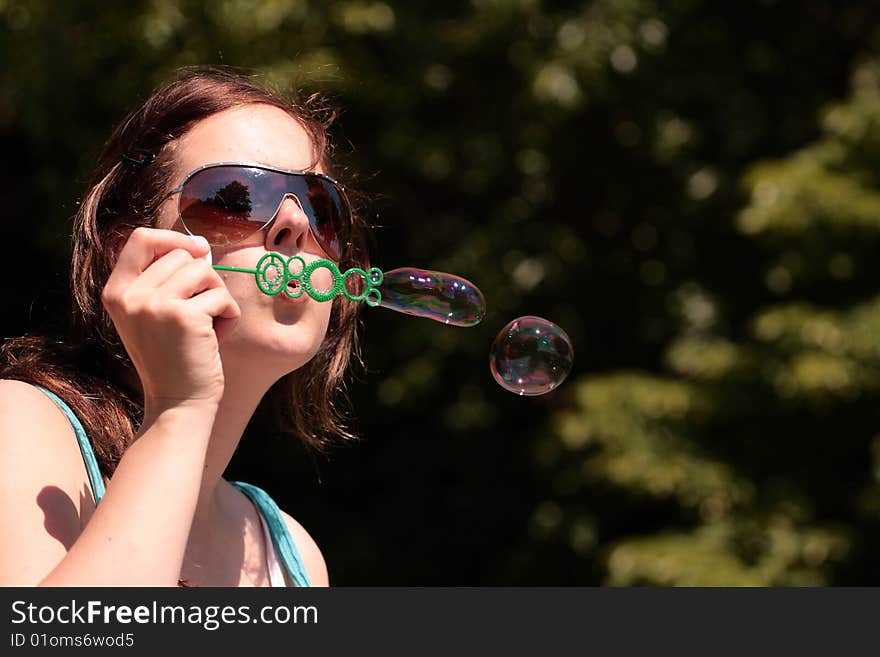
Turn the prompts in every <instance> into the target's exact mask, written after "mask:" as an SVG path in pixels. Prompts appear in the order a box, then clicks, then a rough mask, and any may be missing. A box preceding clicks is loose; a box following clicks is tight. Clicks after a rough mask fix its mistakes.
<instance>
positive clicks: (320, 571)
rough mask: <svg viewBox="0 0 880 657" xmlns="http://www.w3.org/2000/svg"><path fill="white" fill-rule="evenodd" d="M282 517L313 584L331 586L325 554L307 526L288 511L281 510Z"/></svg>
mask: <svg viewBox="0 0 880 657" xmlns="http://www.w3.org/2000/svg"><path fill="white" fill-rule="evenodd" d="M281 517H282V518H284V522H285V523H286V524H287V530H288V531H289V532H290V536H291V538H293V542H294V543H296V549H297V550H298V551H299V555H300V556H301V557H302V560H303V565H304V566H305V568H306V572H307V573H308V574H309V580H310V581H311V583H312V586H329V585H330V578H329V575H328V574H327V564H326V563H324V555H323V554H321V550H320V548H318V544H317V543H315V540H314V539H313V538H312V537H311V535H309V533H308V532H307V531H306V530H305V528H304V527H303V526H302V525H301V524H299V523H298V522H297V521H296V520H294V519H293V518H292V517H291V516H289V515H288V514H287V513H285V512H284V511H281Z"/></svg>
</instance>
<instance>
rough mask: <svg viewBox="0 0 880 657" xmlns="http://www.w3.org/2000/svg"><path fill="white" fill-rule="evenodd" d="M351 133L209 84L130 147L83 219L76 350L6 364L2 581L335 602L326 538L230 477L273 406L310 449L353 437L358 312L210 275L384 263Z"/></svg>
mask: <svg viewBox="0 0 880 657" xmlns="http://www.w3.org/2000/svg"><path fill="white" fill-rule="evenodd" d="M331 119H332V116H330V115H329V114H328V113H327V112H326V111H325V110H324V109H322V108H321V107H319V106H317V105H315V104H314V103H306V104H305V105H298V104H295V103H288V102H285V101H284V100H282V99H281V98H280V97H278V96H276V95H274V94H272V93H270V92H268V91H267V90H264V89H263V88H261V87H258V86H257V85H255V84H253V83H252V82H251V81H249V80H247V79H244V78H242V77H239V76H236V75H233V74H229V73H226V72H222V71H214V70H195V71H190V72H187V73H186V74H184V75H183V76H182V77H180V78H179V79H177V80H175V81H173V82H171V83H169V84H167V85H165V86H163V87H162V88H160V89H158V90H157V91H155V92H154V93H153V94H152V95H151V96H150V97H149V98H148V99H147V101H146V102H145V103H144V104H143V105H142V106H141V107H140V108H139V109H137V110H136V111H134V112H132V113H131V114H129V116H127V117H126V118H125V119H124V120H123V121H122V123H121V124H120V125H119V127H118V128H117V129H116V130H115V131H114V133H113V134H112V136H111V137H110V139H109V140H108V141H107V143H106V144H105V146H104V148H103V150H102V152H101V154H100V157H99V159H98V163H97V166H96V168H95V170H94V172H93V174H92V177H91V182H90V184H89V187H88V190H87V192H86V194H85V197H84V198H83V201H82V203H81V205H80V206H79V210H78V212H77V214H76V216H75V218H74V232H73V259H72V267H71V278H72V289H73V292H74V304H73V305H72V308H73V312H72V316H71V323H70V333H69V338H68V340H67V342H66V343H65V344H64V345H57V344H51V343H49V342H48V341H45V340H40V339H35V338H18V339H15V340H10V341H8V342H7V343H6V345H4V347H3V349H2V354H0V355H2V359H0V362H2V367H0V377H2V379H3V380H0V455H2V457H0V493H2V499H3V500H4V503H3V505H2V506H0V533H2V536H3V540H2V541H0V584H4V585H44V586H67V585H77V586H81V585H86V586H92V585H95V586H105V585H113V586H118V585H122V586H137V585H148V586H173V585H176V584H181V585H188V586H269V585H271V586H278V585H280V586H284V585H298V586H301V585H308V584H313V585H327V584H328V576H327V570H326V567H325V565H324V560H323V558H322V556H321V552H320V550H319V549H318V547H317V545H316V544H315V542H314V541H313V540H312V539H311V537H310V536H309V535H308V533H307V532H306V531H305V530H304V529H303V528H302V527H301V526H300V525H299V524H298V523H297V522H296V521H295V520H294V519H293V518H291V517H290V516H288V515H287V514H286V513H283V512H281V511H280V510H279V509H278V508H277V506H276V505H275V503H274V502H273V501H272V500H271V498H269V496H268V495H266V493H265V492H263V491H262V490H260V489H259V488H256V487H254V486H249V485H248V484H244V483H240V482H233V483H230V482H227V481H226V480H224V479H223V477H222V475H223V472H224V470H225V469H226V466H227V464H228V463H229V461H230V458H231V457H232V455H233V453H234V452H235V449H236V447H237V446H238V443H239V440H240V438H241V435H242V433H243V431H244V429H245V427H246V425H247V424H248V421H249V420H250V418H251V416H252V415H253V413H254V411H255V410H256V409H257V407H258V405H259V404H260V403H261V400H263V399H264V397H265V398H266V402H267V403H269V404H270V405H271V407H272V408H273V409H274V410H275V411H276V413H275V414H276V417H277V418H278V419H279V420H280V421H281V423H282V425H283V426H285V427H286V428H288V429H290V430H291V431H294V432H296V433H297V434H298V435H299V436H301V438H302V439H303V440H305V441H306V442H307V444H309V445H310V446H312V447H321V446H322V445H323V444H324V443H325V442H326V440H327V439H328V438H329V437H332V436H334V435H335V436H339V437H348V435H349V434H348V433H347V431H346V429H345V427H344V426H343V424H342V418H341V416H340V414H339V411H338V406H337V405H336V404H335V403H334V401H333V396H334V394H335V393H336V391H337V390H339V388H340V384H341V381H342V379H343V376H344V374H345V373H346V370H347V368H348V366H349V362H350V359H351V356H352V354H353V353H354V352H356V351H357V341H356V323H357V311H358V306H359V304H357V303H355V302H351V301H348V300H346V299H345V298H343V297H341V296H340V297H337V298H336V299H335V300H334V301H333V302H332V303H330V302H328V303H318V302H316V301H314V300H313V299H311V298H309V297H308V295H305V294H303V295H302V296H300V297H299V298H298V299H295V300H294V299H291V298H289V297H288V296H286V295H284V294H279V295H277V296H267V295H264V294H263V293H262V292H260V290H259V289H258V288H257V286H256V284H255V282H254V279H253V277H252V276H248V275H246V274H242V273H233V272H219V271H216V270H214V269H213V268H212V267H211V266H210V264H209V262H208V258H209V257H212V258H213V263H214V264H222V265H228V266H234V267H246V268H253V267H254V266H255V264H256V262H257V261H258V260H259V258H260V256H262V255H264V254H265V253H267V252H270V251H272V252H277V253H280V254H282V255H283V256H285V257H287V256H291V255H299V256H300V257H302V258H303V259H304V260H305V262H306V263H309V262H312V261H314V260H316V259H318V258H326V259H330V260H333V261H335V262H337V263H338V264H339V266H340V267H341V268H342V269H343V270H345V268H347V267H351V266H357V267H361V268H367V267H368V266H369V263H368V262H367V257H366V251H365V247H364V240H365V234H366V228H365V226H364V224H363V222H362V221H361V220H360V219H359V218H358V217H357V215H356V214H354V213H353V212H352V209H351V207H350V204H349V201H348V199H347V197H346V194H345V192H344V190H343V189H342V187H341V186H340V185H339V184H338V183H336V182H335V181H334V180H333V179H332V178H330V177H329V176H328V175H327V172H328V171H329V162H328V140H327V132H326V130H327V126H328V125H329V121H330V120H331ZM194 235H198V236H200V237H195V238H194V237H193V236H194ZM322 275H323V276H324V277H325V278H326V280H320V279H321V276H322ZM330 276H331V274H330V272H329V271H328V270H327V269H323V268H321V269H318V270H316V272H315V275H314V277H313V280H314V282H315V283H316V284H317V285H319V286H320V285H325V286H326V287H328V288H329V287H330V284H331V283H332V281H331V280H330ZM98 502H99V503H98Z"/></svg>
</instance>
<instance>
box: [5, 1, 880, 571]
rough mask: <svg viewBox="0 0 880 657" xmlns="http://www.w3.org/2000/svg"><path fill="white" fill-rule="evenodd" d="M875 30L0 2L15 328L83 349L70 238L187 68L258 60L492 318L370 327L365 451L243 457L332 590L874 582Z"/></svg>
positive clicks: (834, 25)
mask: <svg viewBox="0 0 880 657" xmlns="http://www.w3.org/2000/svg"><path fill="white" fill-rule="evenodd" d="M877 14H878V12H877V9H876V8H875V7H874V5H873V3H868V2H847V3H832V2H830V1H828V0H806V1H805V2H798V3H794V2H784V1H782V0H750V1H748V2H741V3H713V2H709V1H708V0H677V1H675V2H663V3H661V2H653V1H650V0H595V1H594V2H555V3H548V2H540V1H538V0H472V1H470V2H465V1H462V0H457V1H453V2H445V3H431V2H427V1H425V0H416V1H413V2H406V3H404V2H380V1H376V2H374V1H367V0H349V1H332V2H315V1H309V0H217V1H215V2H208V1H202V0H199V1H196V0H179V1H176V2H175V1H172V0H152V1H145V0H141V1H136V2H127V3H106V2H97V1H95V0H85V1H80V2H75V3H74V2H52V1H49V0H0V58H2V61H3V62H4V66H3V68H2V70H0V139H2V144H3V152H4V158H3V161H2V168H3V176H4V179H5V181H6V184H5V185H4V186H3V189H2V190H0V195H2V201H3V207H4V209H5V214H6V217H7V226H8V230H9V231H10V232H11V235H9V242H8V243H9V244H14V245H15V249H14V250H13V251H12V252H11V253H9V254H8V255H7V257H6V258H4V259H3V263H2V266H3V268H4V271H3V280H4V281H6V283H5V284H4V288H3V289H4V297H5V301H6V304H5V308H6V312H5V316H4V322H5V323H4V326H3V335H4V336H8V335H14V334H19V333H22V332H25V331H35V330H45V331H52V330H58V329H59V327H60V326H61V323H60V322H59V318H60V317H63V312H62V309H63V307H64V295H65V291H64V287H65V278H64V276H65V270H66V261H67V257H68V252H67V248H68V244H67V239H66V235H67V234H68V228H67V223H66V222H67V220H68V218H69V216H70V215H71V214H72V210H73V207H74V203H75V202H76V198H77V196H78V194H80V193H81V191H82V185H83V181H84V178H85V176H86V175H87V172H88V169H89V166H90V164H91V162H92V160H93V158H94V156H95V153H96V151H97V149H98V147H99V145H100V143H101V140H102V139H103V138H105V137H106V135H107V134H108V133H109V130H110V129H111V127H112V126H113V125H114V123H115V122H116V121H117V120H119V119H120V118H121V117H122V115H123V114H124V113H125V111H126V110H127V109H128V108H130V107H131V106H132V105H133V104H135V103H137V102H138V101H139V100H142V99H143V98H144V97H145V96H146V94H147V93H148V92H149V90H150V89H151V88H152V86H153V85H154V84H155V83H157V82H159V81H161V80H163V79H165V78H166V77H167V76H168V75H169V74H171V73H172V72H173V71H174V69H176V68H177V67H179V66H184V65H191V64H225V65H231V66H235V67H241V68H242V70H244V71H246V72H254V73H259V74H261V75H262V76H263V79H265V80H268V81H269V82H271V83H272V84H275V85H278V86H280V87H286V86H289V85H291V84H292V85H295V86H296V87H298V88H301V89H302V90H303V91H304V92H309V91H314V90H319V91H323V92H325V93H329V94H330V95H332V96H333V97H334V98H335V99H336V101H337V102H338V104H339V105H340V106H341V107H342V108H343V114H342V116H341V120H340V122H339V124H338V125H337V127H336V131H335V135H336V142H337V153H336V154H337V159H338V167H337V169H338V170H337V174H338V175H340V177H342V178H344V179H345V180H346V181H347V182H348V181H351V182H352V183H353V184H354V185H355V186H356V187H358V188H360V189H362V190H363V191H365V192H367V193H368V194H370V195H371V196H372V199H373V201H372V203H371V204H370V208H369V216H370V219H371V220H372V221H374V222H376V223H377V224H379V225H380V226H381V227H380V228H379V229H378V230H377V236H376V243H377V248H376V251H375V254H374V260H375V262H376V264H378V265H379V266H381V267H383V268H386V269H389V268H393V267H397V266H420V267H425V268H430V269H439V270H445V271H450V272H454V273H456V274H459V275H462V276H464V277H466V278H468V279H470V280H472V281H474V282H476V283H477V284H478V285H479V286H480V287H481V289H482V290H483V291H484V292H485V294H486V297H487V300H488V302H489V314H488V317H487V318H486V320H485V321H484V322H483V323H482V324H481V325H480V326H479V327H477V328H474V329H456V328H452V327H446V326H441V325H435V324H433V323H431V322H427V321H426V320H418V319H414V318H411V317H405V316H402V315H396V314H394V313H389V312H387V311H383V310H378V309H377V310H369V311H367V312H366V314H365V334H364V338H365V339H364V343H365V351H366V362H367V366H368V369H367V371H366V372H365V373H363V374H362V375H361V376H360V378H359V381H357V382H355V383H354V384H353V385H352V389H351V392H352V396H353V398H354V401H355V409H356V415H357V427H358V429H359V430H360V433H361V434H362V435H363V436H364V438H365V440H364V441H363V442H362V443H361V444H359V445H357V446H354V447H351V448H345V449H341V450H338V451H337V452H335V453H334V454H333V456H332V458H331V459H330V460H329V461H325V460H320V461H318V460H310V458H309V457H308V455H306V454H304V453H303V452H302V450H301V449H300V448H298V446H297V445H296V444H295V443H294V442H292V441H290V440H281V439H278V438H276V437H273V436H270V435H268V434H267V433H266V431H264V430H263V429H262V428H261V427H254V428H253V430H252V431H250V432H249V434H248V435H247V437H246V440H245V441H244V442H243V444H242V447H241V448H240V451H239V453H238V454H237V455H236V459H235V461H234V462H233V464H232V466H231V468H230V469H231V470H234V471H235V472H234V475H235V476H236V477H238V478H243V479H246V480H250V481H253V482H254V483H257V484H259V485H261V486H263V487H265V488H266V489H267V490H269V491H270V493H271V494H272V495H273V496H274V497H275V498H276V500H278V502H279V504H280V505H281V506H282V507H283V508H285V509H286V510H288V511H289V512H290V513H291V514H293V515H294V516H296V517H297V518H298V519H300V520H301V522H303V524H304V525H305V526H306V527H307V528H309V530H310V532H311V533H312V534H313V536H315V537H316V539H317V540H318V542H319V544H320V545H321V546H322V549H323V550H324V552H325V556H326V557H327V561H328V564H329V567H330V572H331V581H332V582H334V583H336V584H362V583H370V584H610V585H632V584H661V585H802V584H877V583H880V562H878V560H877V558H876V554H878V550H880V520H878V518H880V437H878V435H880V434H878V431H877V424H878V419H880V414H878V411H877V409H878V407H880V340H878V338H877V336H878V330H875V329H880V296H878V292H877V277H878V272H880V269H878V266H877V264H876V256H875V254H876V252H877V247H878V241H880V191H878V190H880V185H878V178H877V174H876V173H875V169H876V168H877V167H876V164H877V163H880V58H878V54H880V53H878V49H877V46H878V43H880V41H878V37H880V32H878V30H877V29H876V27H875V25H876V24H877V20H876V19H877V18H878V15H877ZM27 265H29V266H30V267H31V268H32V269H35V270H36V271H37V272H39V273H38V278H37V280H38V281H39V282H40V286H39V289H38V290H37V291H36V292H35V291H34V289H33V286H24V285H20V284H19V283H18V280H19V275H18V272H19V271H21V268H22V267H23V266H27ZM26 271H30V269H27V270H26ZM525 314H535V315H541V316H545V317H547V318H548V319H551V320H552V321H554V322H556V323H557V324H559V325H560V326H562V327H563V328H564V329H565V330H566V331H567V332H568V334H569V335H570V336H571V338H572V341H573V343H574V346H575V354H576V361H575V370H574V372H573V373H572V376H571V378H570V379H569V381H568V382H567V383H566V384H565V385H563V386H562V387H561V388H560V389H559V390H558V391H555V392H553V393H551V394H549V395H547V396H544V397H538V398H532V399H529V398H520V397H516V396H514V395H511V394H510V393H508V392H506V391H504V390H502V389H500V388H499V387H498V386H497V385H496V384H495V383H494V382H493V381H492V380H491V377H490V376H489V373H488V367H487V356H488V350H489V345H490V344H491V342H492V339H493V338H494V336H495V334H496V333H497V331H499V330H500V329H501V328H502V327H503V326H504V325H505V324H506V323H507V322H508V321H510V320H511V319H513V318H514V317H517V316H519V315H525Z"/></svg>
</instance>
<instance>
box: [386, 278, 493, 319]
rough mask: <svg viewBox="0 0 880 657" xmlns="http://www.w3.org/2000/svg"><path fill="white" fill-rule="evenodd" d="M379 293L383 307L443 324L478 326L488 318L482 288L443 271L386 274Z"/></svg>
mask: <svg viewBox="0 0 880 657" xmlns="http://www.w3.org/2000/svg"><path fill="white" fill-rule="evenodd" d="M379 291H380V292H381V293H382V300H381V301H380V302H379V305H380V306H382V307H383V308H389V309H391V310H396V311H397V312H400V313H406V314H407V315H416V316H417V317H427V318H428V319H433V320H434V321H437V322H441V323H443V324H452V325H454V326H475V325H476V324H479V323H480V321H481V320H482V319H483V317H485V315H486V299H485V298H484V297H483V293H482V292H481V291H480V288H478V287H477V286H476V285H474V284H473V283H471V282H470V281H468V280H466V279H464V278H462V277H461V276H455V275H453V274H447V273H445V272H442V271H428V270H427V269H413V268H412V267H404V268H400V269H393V270H391V271H388V272H385V276H384V280H383V281H382V285H381V287H380V288H379Z"/></svg>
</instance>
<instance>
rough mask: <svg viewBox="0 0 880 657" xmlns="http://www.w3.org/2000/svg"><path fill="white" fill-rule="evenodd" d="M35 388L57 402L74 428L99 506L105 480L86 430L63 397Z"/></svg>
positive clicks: (38, 387)
mask: <svg viewBox="0 0 880 657" xmlns="http://www.w3.org/2000/svg"><path fill="white" fill-rule="evenodd" d="M34 387H35V388H37V389H39V390H42V391H43V392H44V393H45V394H46V396H47V397H49V399H51V400H52V401H53V402H55V404H56V405H57V406H58V408H60V409H61V410H62V411H63V412H64V415H66V416H67V419H68V421H69V422H70V426H72V427H73V432H74V433H75V434H76V441H77V442H78V443H79V451H80V452H81V453H82V457H83V462H84V463H85V466H86V472H87V473H88V475H89V482H91V484H92V496H93V497H94V498H95V505H96V506H97V504H98V502H100V501H101V498H102V497H104V478H103V477H102V476H101V469H100V468H99V467H98V459H96V458H95V452H94V450H93V449H92V444H91V443H90V442H89V437H88V436H87V435H86V430H85V429H84V428H83V425H82V423H81V422H80V421H79V418H77V417H76V415H75V414H74V412H73V411H72V410H71V408H70V406H68V405H67V404H65V403H64V400H62V399H61V397H59V396H58V395H56V394H55V393H54V392H52V391H51V390H47V389H46V388H44V387H43V386H38V385H34Z"/></svg>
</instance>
